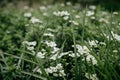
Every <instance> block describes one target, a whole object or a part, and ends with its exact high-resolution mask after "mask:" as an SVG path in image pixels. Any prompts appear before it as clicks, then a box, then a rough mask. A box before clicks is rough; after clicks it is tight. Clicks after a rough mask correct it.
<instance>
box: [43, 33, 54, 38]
mask: <svg viewBox="0 0 120 80" xmlns="http://www.w3.org/2000/svg"><path fill="white" fill-rule="evenodd" d="M43 35H44V36H49V37H54V35H53V34H52V33H44V34H43Z"/></svg>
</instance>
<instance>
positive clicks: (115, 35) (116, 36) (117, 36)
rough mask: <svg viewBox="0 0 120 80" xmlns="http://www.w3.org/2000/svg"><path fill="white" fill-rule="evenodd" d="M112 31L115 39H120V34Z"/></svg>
mask: <svg viewBox="0 0 120 80" xmlns="http://www.w3.org/2000/svg"><path fill="white" fill-rule="evenodd" d="M111 33H112V35H113V37H114V39H116V40H117V41H120V35H118V34H115V33H113V32H112V31H111Z"/></svg>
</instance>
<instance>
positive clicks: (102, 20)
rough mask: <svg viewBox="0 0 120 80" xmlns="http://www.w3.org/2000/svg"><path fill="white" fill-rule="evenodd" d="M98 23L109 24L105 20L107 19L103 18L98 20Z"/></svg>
mask: <svg viewBox="0 0 120 80" xmlns="http://www.w3.org/2000/svg"><path fill="white" fill-rule="evenodd" d="M99 22H104V23H106V24H108V23H109V22H108V20H107V19H104V18H100V19H99Z"/></svg>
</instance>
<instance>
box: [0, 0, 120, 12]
mask: <svg viewBox="0 0 120 80" xmlns="http://www.w3.org/2000/svg"><path fill="white" fill-rule="evenodd" d="M60 2H61V3H66V2H71V3H72V4H73V5H74V4H76V3H77V4H81V5H82V6H85V5H90V4H93V5H101V6H102V7H104V8H105V9H108V10H110V11H111V10H113V11H114V10H120V0H0V7H5V6H7V5H8V4H9V3H12V4H14V5H18V4H20V3H21V4H27V5H28V6H33V5H38V4H39V5H41V4H44V5H47V4H55V3H60Z"/></svg>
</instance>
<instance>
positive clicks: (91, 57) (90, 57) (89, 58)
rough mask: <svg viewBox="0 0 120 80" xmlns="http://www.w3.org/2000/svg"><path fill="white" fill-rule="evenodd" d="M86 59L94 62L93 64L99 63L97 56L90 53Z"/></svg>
mask: <svg viewBox="0 0 120 80" xmlns="http://www.w3.org/2000/svg"><path fill="white" fill-rule="evenodd" d="M86 61H87V62H89V63H90V62H92V64H93V65H96V64H97V60H96V59H95V57H94V56H92V55H90V54H89V55H87V56H86Z"/></svg>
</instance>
